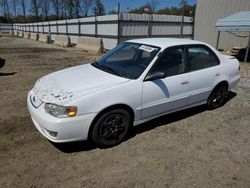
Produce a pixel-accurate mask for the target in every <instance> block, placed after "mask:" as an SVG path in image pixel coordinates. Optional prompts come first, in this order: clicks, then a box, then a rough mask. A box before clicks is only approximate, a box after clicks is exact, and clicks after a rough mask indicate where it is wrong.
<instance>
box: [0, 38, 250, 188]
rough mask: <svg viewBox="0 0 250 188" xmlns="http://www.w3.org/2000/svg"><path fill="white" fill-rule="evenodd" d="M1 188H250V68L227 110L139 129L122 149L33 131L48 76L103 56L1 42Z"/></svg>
mask: <svg viewBox="0 0 250 188" xmlns="http://www.w3.org/2000/svg"><path fill="white" fill-rule="evenodd" d="M0 57H2V58H5V59H6V60H7V63H6V66H5V67H4V68H2V69H1V70H0V94H1V95H0V96H1V97H0V187H33V188H34V187H167V188H168V187H199V188H200V187H209V188H210V187H243V188H246V187H250V64H243V63H242V64H241V72H242V80H241V82H240V83H239V85H238V87H237V88H236V90H234V91H233V92H231V93H230V96H229V99H228V102H227V103H226V104H225V105H224V106H223V107H221V108H219V109H216V110H213V111H208V110H206V108H205V107H204V106H201V107H196V108H192V109H189V110H185V111H181V112H178V113H174V114H171V115H167V116H163V117H161V118H158V119H155V120H153V121H150V122H148V123H145V124H143V125H140V126H138V127H136V128H135V129H134V134H133V135H131V136H130V138H129V139H128V140H126V141H124V142H123V143H122V144H120V145H118V146H116V147H113V148H109V149H99V148H96V147H95V146H94V145H93V144H91V143H90V142H86V141H84V142H75V143H68V144H52V143H51V142H49V141H48V140H46V139H45V138H44V137H42V136H41V135H40V133H38V131H37V130H36V129H35V127H34V126H33V124H32V122H31V119H30V117H29V114H28V110H27V106H26V95H27V93H28V91H29V90H30V89H31V88H32V87H33V86H34V84H35V81H36V80H37V79H38V78H40V77H41V76H43V75H45V74H48V73H50V72H53V71H56V70H60V69H63V68H66V67H70V66H74V65H79V64H83V63H86V62H89V61H91V60H92V59H94V58H95V56H93V55H88V54H86V53H85V52H82V51H80V50H75V49H74V48H70V49H65V48H60V47H56V46H53V45H51V44H42V43H39V42H35V41H30V40H25V39H15V38H8V37H2V38H0Z"/></svg>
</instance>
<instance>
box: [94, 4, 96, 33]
mask: <svg viewBox="0 0 250 188" xmlns="http://www.w3.org/2000/svg"><path fill="white" fill-rule="evenodd" d="M94 10H95V38H97V18H96V11H97V10H96V7H95V8H94Z"/></svg>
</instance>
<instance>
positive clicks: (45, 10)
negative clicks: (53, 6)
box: [40, 0, 51, 21]
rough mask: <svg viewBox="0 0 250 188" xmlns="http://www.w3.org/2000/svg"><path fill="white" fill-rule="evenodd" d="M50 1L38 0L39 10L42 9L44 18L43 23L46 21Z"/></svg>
mask: <svg viewBox="0 0 250 188" xmlns="http://www.w3.org/2000/svg"><path fill="white" fill-rule="evenodd" d="M50 3H51V1H50V0H40V4H41V8H42V14H43V17H44V18H45V21H48V15H49V10H50Z"/></svg>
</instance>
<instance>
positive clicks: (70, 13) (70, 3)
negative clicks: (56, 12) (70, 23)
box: [66, 0, 75, 18]
mask: <svg viewBox="0 0 250 188" xmlns="http://www.w3.org/2000/svg"><path fill="white" fill-rule="evenodd" d="M74 7H75V4H74V0H66V9H67V12H68V17H69V18H73V14H74V13H73V12H74V11H73V10H74Z"/></svg>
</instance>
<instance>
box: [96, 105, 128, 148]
mask: <svg viewBox="0 0 250 188" xmlns="http://www.w3.org/2000/svg"><path fill="white" fill-rule="evenodd" d="M130 125H131V117H130V114H129V113H128V112H127V111H126V110H123V109H114V110H111V111H108V112H106V113H104V114H102V115H101V116H100V117H99V118H98V119H97V121H96V122H95V124H94V127H93V130H92V140H93V142H94V143H95V144H96V145H98V146H101V147H111V146H115V145H117V144H119V143H121V142H122V141H123V140H124V138H125V137H126V136H127V134H128V131H129V128H130Z"/></svg>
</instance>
